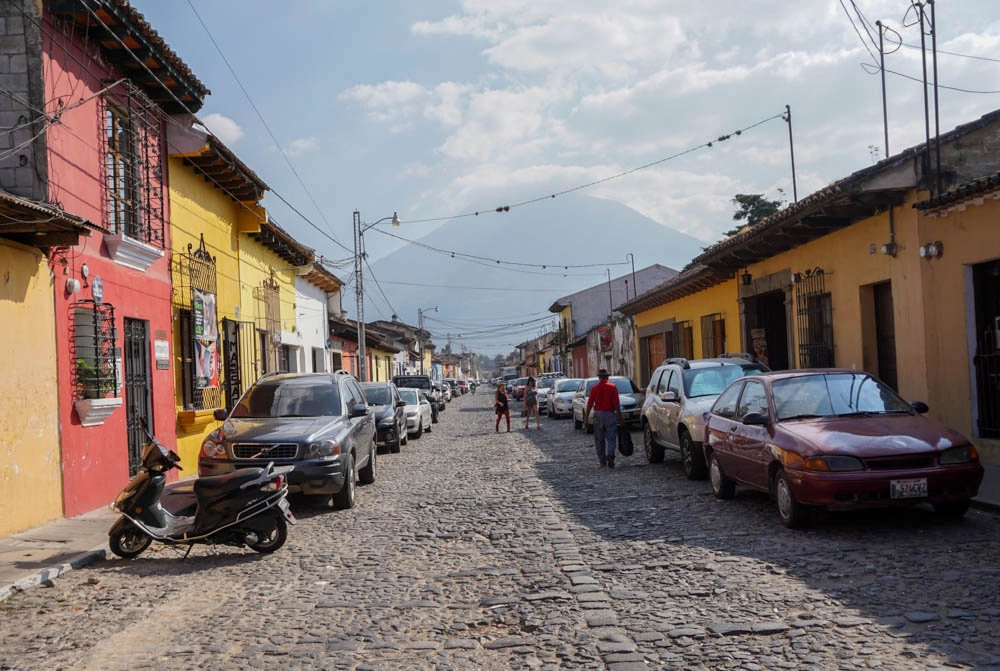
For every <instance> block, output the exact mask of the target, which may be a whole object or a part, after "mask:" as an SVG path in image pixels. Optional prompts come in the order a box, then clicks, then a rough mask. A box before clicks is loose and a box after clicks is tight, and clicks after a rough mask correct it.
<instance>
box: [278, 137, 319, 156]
mask: <svg viewBox="0 0 1000 671" xmlns="http://www.w3.org/2000/svg"><path fill="white" fill-rule="evenodd" d="M318 148H319V140H317V139H316V138H315V137H313V136H310V137H302V138H298V139H297V140H292V141H291V142H289V143H288V146H287V147H285V153H286V154H288V155H289V156H301V155H302V154H305V153H307V152H310V151H313V150H314V149H318Z"/></svg>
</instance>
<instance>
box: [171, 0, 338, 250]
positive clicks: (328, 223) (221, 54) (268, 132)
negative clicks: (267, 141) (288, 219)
mask: <svg viewBox="0 0 1000 671" xmlns="http://www.w3.org/2000/svg"><path fill="white" fill-rule="evenodd" d="M187 3H188V6H189V7H190V8H191V11H192V12H194V15H195V18H197V19H198V23H200V24H201V27H202V28H204V29H205V33H206V34H207V35H208V39H209V40H210V41H211V42H212V46H214V47H215V50H216V51H217V52H219V56H221V57H222V62H223V63H225V64H226V67H227V68H228V69H229V73H230V74H232V75H233V79H235V80H236V83H237V84H238V85H239V87H240V90H241V91H243V95H244V96H245V97H246V99H247V102H249V103H250V107H251V108H252V109H253V111H254V113H255V114H256V115H257V118H258V119H260V122H261V123H262V124H263V125H264V129H265V130H266V131H267V134H268V135H270V136H271V141H272V142H274V146H275V147H277V148H278V151H279V152H281V156H282V158H284V159H285V163H287V164H288V167H289V168H290V169H291V171H292V174H293V175H295V179H297V180H298V181H299V185H300V186H301V187H302V190H303V191H305V192H306V196H308V197H309V200H310V201H311V202H312V204H313V207H315V208H316V211H317V212H319V216H320V218H322V219H323V223H325V224H326V226H327V228H329V229H330V233H331V234H333V227H332V226H331V225H330V222H329V221H327V219H326V215H325V214H323V210H322V208H320V206H319V204H318V203H317V202H316V199H315V198H313V195H312V192H311V191H309V187H307V186H306V184H305V182H304V181H303V180H302V177H301V176H299V172H298V170H296V169H295V166H294V165H293V164H292V161H291V159H290V158H288V154H286V153H285V150H284V148H283V147H282V146H281V143H280V142H278V138H276V137H275V136H274V133H273V132H272V131H271V127H270V126H269V125H268V124H267V121H265V120H264V115H263V114H261V113H260V110H259V109H258V108H257V104H256V103H255V102H254V101H253V98H252V97H250V93H249V91H247V89H246V87H245V86H244V85H243V81H242V80H241V79H240V77H239V75H237V74H236V70H234V69H233V66H232V64H230V62H229V59H228V58H226V54H224V53H223V52H222V47H220V46H219V43H218V42H216V41H215V36H214V35H212V31H210V30H209V29H208V26H207V25H205V22H204V21H203V20H202V18H201V15H200V14H199V13H198V10H197V9H195V6H194V3H192V2H191V0H187ZM338 244H339V243H338ZM341 246H342V247H344V245H341ZM344 249H347V247H344Z"/></svg>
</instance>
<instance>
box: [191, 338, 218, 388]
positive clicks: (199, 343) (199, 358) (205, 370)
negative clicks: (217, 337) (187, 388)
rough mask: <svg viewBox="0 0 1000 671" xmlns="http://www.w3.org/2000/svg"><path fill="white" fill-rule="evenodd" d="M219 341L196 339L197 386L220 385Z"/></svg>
mask: <svg viewBox="0 0 1000 671" xmlns="http://www.w3.org/2000/svg"><path fill="white" fill-rule="evenodd" d="M218 345H219V344H218V343H217V342H211V341H205V340H198V339H195V341H194V349H195V373H196V375H195V387H197V388H198V389H208V388H210V387H218V386H219V349H218Z"/></svg>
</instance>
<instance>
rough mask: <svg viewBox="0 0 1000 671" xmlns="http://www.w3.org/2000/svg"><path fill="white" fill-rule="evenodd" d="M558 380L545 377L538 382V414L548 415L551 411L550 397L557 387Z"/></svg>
mask: <svg viewBox="0 0 1000 671" xmlns="http://www.w3.org/2000/svg"><path fill="white" fill-rule="evenodd" d="M555 383H556V378H554V377H543V378H541V379H540V380H538V395H537V397H536V398H537V400H538V414H539V415H541V414H542V413H546V414H547V413H548V411H549V395H550V393H551V392H552V388H553V386H555Z"/></svg>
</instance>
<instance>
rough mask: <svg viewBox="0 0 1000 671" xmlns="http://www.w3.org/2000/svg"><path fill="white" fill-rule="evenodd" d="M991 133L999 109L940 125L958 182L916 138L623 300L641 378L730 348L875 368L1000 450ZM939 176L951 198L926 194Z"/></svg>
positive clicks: (773, 358) (997, 239) (999, 284)
mask: <svg viewBox="0 0 1000 671" xmlns="http://www.w3.org/2000/svg"><path fill="white" fill-rule="evenodd" d="M997 133H1000V112H995V113H992V114H990V115H987V116H985V117H983V118H981V119H979V120H977V121H975V122H972V123H969V124H966V125H964V126H960V127H959V128H957V129H955V130H954V131H951V132H949V133H946V134H944V135H942V136H941V165H942V167H943V170H942V176H941V180H942V182H943V181H944V179H945V176H947V178H948V179H949V180H950V183H947V184H942V185H940V186H939V185H937V184H935V182H936V181H937V180H936V178H935V175H934V174H933V172H930V171H929V169H928V167H927V166H928V165H930V164H931V157H930V153H929V152H926V151H925V150H924V148H923V147H922V146H920V147H914V148H910V149H907V150H905V151H903V152H901V153H900V154H897V155H895V156H891V157H889V158H887V159H886V160H884V161H882V162H880V163H878V164H877V165H874V166H870V167H868V168H865V169H864V170H860V171H858V172H855V173H854V174H852V175H850V176H848V177H846V178H844V179H841V180H839V181H837V182H835V183H834V184H832V185H830V186H829V187H827V188H825V189H823V190H821V191H818V192H816V193H814V194H811V195H810V196H808V197H806V198H803V199H802V200H801V201H799V202H797V203H794V204H792V205H790V206H788V207H787V208H785V209H784V210H782V211H780V212H778V213H776V214H774V215H772V216H770V217H768V218H766V219H764V220H762V221H761V222H758V223H757V224H755V225H754V226H752V227H749V228H746V229H744V230H743V231H741V232H739V233H738V234H736V235H734V236H732V237H730V238H728V239H727V240H724V241H722V242H720V243H718V244H716V245H713V246H712V247H710V248H708V249H707V250H706V251H705V252H704V253H703V254H701V255H700V256H699V257H697V258H696V259H694V261H693V263H692V266H691V267H690V268H689V269H686V270H685V271H684V272H683V273H682V274H681V275H678V277H676V278H675V279H674V280H672V281H670V282H667V283H666V284H665V285H661V286H660V287H658V288H657V289H656V290H654V291H651V292H647V293H645V294H642V295H640V296H638V297H637V298H635V299H633V300H632V301H629V302H628V303H626V304H625V305H624V306H620V307H619V309H620V310H621V311H622V312H623V313H625V314H631V315H633V317H634V319H635V323H636V326H637V338H638V341H639V342H638V345H639V348H638V351H639V353H640V354H639V356H640V359H641V358H642V357H643V356H645V357H646V361H645V362H641V363H643V364H644V365H640V369H641V370H643V372H644V373H645V377H644V378H643V382H646V381H648V371H649V370H650V369H651V368H655V365H656V363H657V360H658V359H659V360H662V358H666V357H669V356H685V357H692V356H693V357H703V356H706V354H707V353H708V352H712V353H719V352H722V351H743V352H748V353H752V354H754V355H756V356H757V357H759V358H760V359H762V360H763V361H765V362H766V363H767V364H768V365H769V366H770V367H771V368H773V369H776V370H783V369H789V368H815V367H830V366H836V367H842V368H851V369H858V370H865V371H868V372H870V373H872V374H875V375H877V376H878V377H880V378H881V379H882V380H883V381H884V382H886V383H887V384H888V385H889V386H891V387H893V388H894V389H896V390H897V391H898V392H899V393H900V394H901V395H902V396H903V397H904V398H906V399H907V400H910V401H918V400H919V401H926V402H927V403H928V405H930V408H931V411H930V415H931V416H932V417H934V418H936V419H939V420H941V421H943V422H944V423H946V424H948V425H950V426H953V427H955V428H957V429H959V430H961V431H963V432H964V433H966V435H968V436H969V437H970V438H972V439H973V440H975V441H976V443H977V445H979V446H980V452H981V453H983V456H984V461H985V462H987V463H990V462H992V463H1000V449H998V446H1000V443H998V442H996V439H1000V386H998V384H997V383H996V381H995V380H997V379H1000V365H997V366H996V367H994V359H993V357H994V356H997V357H998V358H997V362H998V364H1000V281H997V278H1000V264H998V263H997V262H996V260H997V259H998V258H1000V232H998V231H997V229H996V226H995V221H996V216H997V214H998V213H1000V207H998V205H997V203H996V202H995V200H993V194H1000V188H998V187H1000V177H998V176H997V175H996V174H995V170H996V165H997V156H996V152H995V151H994V150H992V149H991V147H992V144H991V143H990V142H989V141H988V140H989V138H992V137H995V136H996V134H997ZM945 187H950V188H951V189H952V191H950V192H949V191H946V188H945ZM932 189H933V191H934V192H936V193H939V194H943V195H938V196H937V197H936V198H929V199H928V196H929V194H930V192H931V190H932ZM918 201H921V202H919V203H918ZM915 205H917V206H918V207H917V208H916V209H915ZM994 273H995V274H994ZM699 285H700V286H699ZM716 322H720V324H719V325H718V326H717V325H716Z"/></svg>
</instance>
